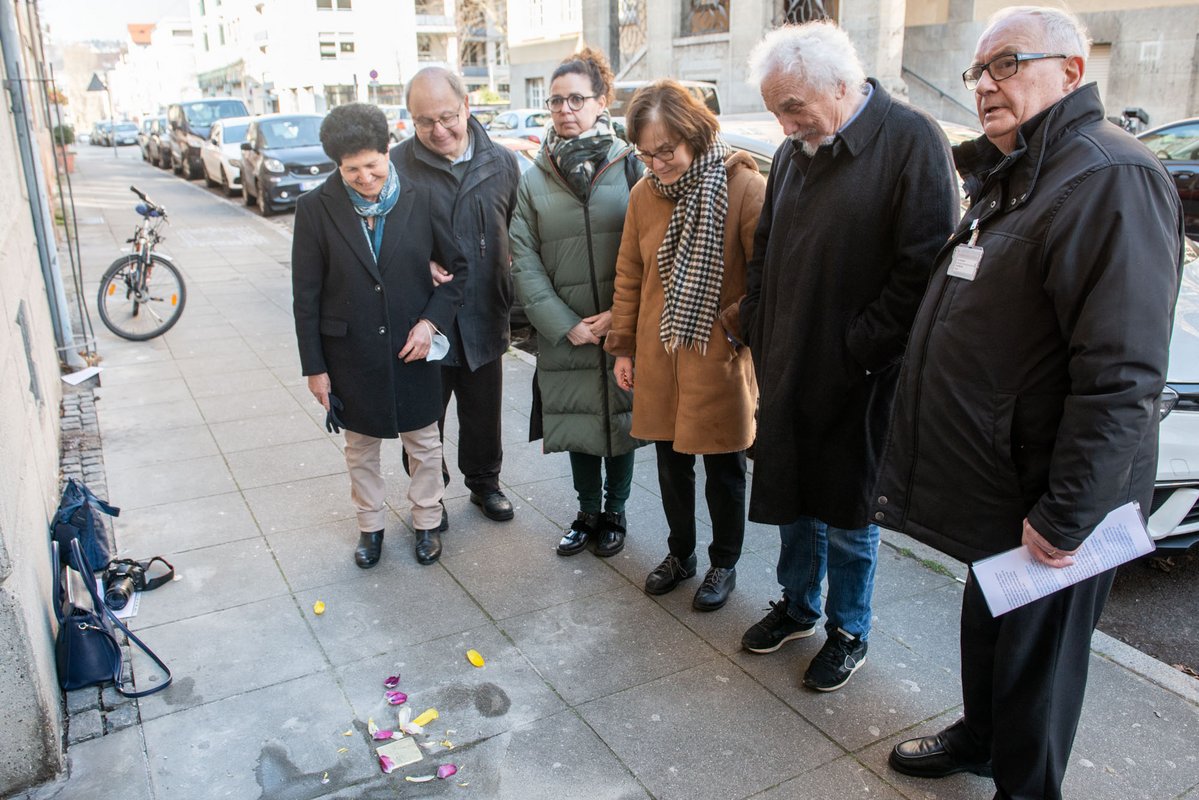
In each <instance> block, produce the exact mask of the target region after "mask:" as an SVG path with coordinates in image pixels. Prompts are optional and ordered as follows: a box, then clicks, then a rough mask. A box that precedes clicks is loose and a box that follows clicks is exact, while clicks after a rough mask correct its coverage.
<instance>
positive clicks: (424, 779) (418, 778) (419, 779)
mask: <svg viewBox="0 0 1199 800" xmlns="http://www.w3.org/2000/svg"><path fill="white" fill-rule="evenodd" d="M404 780H406V781H408V782H409V783H428V782H429V781H431V780H433V776H432V775H405V776H404Z"/></svg>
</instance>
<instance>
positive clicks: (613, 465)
mask: <svg viewBox="0 0 1199 800" xmlns="http://www.w3.org/2000/svg"><path fill="white" fill-rule="evenodd" d="M611 98H612V70H611V68H609V66H608V61H607V59H606V58H605V57H604V55H603V54H602V53H600V52H598V51H595V50H591V49H585V50H583V51H581V52H579V53H577V54H575V55H573V56H571V57H570V58H568V59H566V60H565V61H563V62H562V63H561V64H559V65H558V67H557V69H555V70H554V74H553V77H552V78H551V81H550V98H549V101H548V105H549V107H550V112H551V113H552V122H553V125H552V128H551V129H550V130H549V132H548V133H547V135H546V138H545V144H544V145H543V146H542V148H541V152H540V153H538V155H537V162H536V165H535V166H534V168H532V169H530V170H529V171H528V172H526V173H525V174H524V177H523V178H521V182H520V190H519V193H518V196H517V202H516V211H515V213H514V214H513V216H512V225H511V229H510V231H509V232H510V235H511V237H512V275H513V277H514V279H515V284H516V294H517V297H519V298H520V301H521V303H522V304H523V305H524V309H525V313H526V314H527V315H528V317H529V321H530V322H531V323H532V324H533V327H534V328H536V329H537V353H538V355H537V373H536V376H535V377H534V390H535V391H536V390H537V389H540V398H541V402H540V409H538V404H537V403H536V402H534V411H533V413H534V415H535V418H534V419H533V420H532V426H531V427H532V429H533V431H534V435H533V437H532V438H537V433H538V431H540V432H541V433H542V435H544V437H545V444H544V449H545V452H547V453H556V452H563V451H565V452H568V453H570V469H571V475H572V476H573V478H574V486H575V491H576V492H577V493H578V496H579V513H578V515H577V516H576V518H575V520H574V522H573V523H571V526H570V529H569V530H568V531H566V534H565V535H564V536H563V537H562V541H560V542H559V543H558V554H559V555H563V556H572V555H575V554H576V553H581V552H582V551H583V550H585V549H586V548H587V545H588V543H589V542H593V543H594V546H595V554H596V555H597V556H603V557H607V556H614V555H616V554H617V553H619V552H620V551H621V550H622V549H623V548H624V537H625V528H626V522H625V513H624V511H625V502H626V501H627V500H628V497H629V490H630V489H631V488H632V484H633V452H634V450H635V448H636V447H638V446H639V445H641V444H643V442H639V441H637V440H635V439H633V438H631V437H630V436H629V426H630V423H631V421H632V407H633V404H632V397H631V396H630V395H629V394H628V393H627V392H625V391H624V390H622V389H621V388H619V387H618V386H617V385H616V381H615V379H614V377H613V375H612V363H613V358H612V356H610V355H608V354H607V353H605V352H604V349H603V340H604V337H605V336H606V335H607V333H608V328H609V327H610V326H611V320H612V313H611V311H610V310H609V309H611V307H612V293H613V284H614V281H615V279H616V253H617V251H618V250H619V249H620V235H621V231H622V230H623V228H624V217H625V209H626V208H627V206H628V204H629V180H630V176H634V177H635V176H636V175H638V174H640V167H639V165H638V166H636V167H634V166H633V165H635V164H636V161H635V160H634V159H633V148H631V147H630V146H629V145H628V144H627V143H626V142H624V141H622V140H621V139H620V138H618V137H617V136H616V135H614V134H613V132H612V122H611V118H610V117H609V116H608V110H607V107H608V103H609V102H610V100H611ZM627 162H631V163H627ZM538 415H539V416H540V418H539V419H538V418H537V416H538ZM601 468H602V469H601ZM604 472H606V480H605V477H604Z"/></svg>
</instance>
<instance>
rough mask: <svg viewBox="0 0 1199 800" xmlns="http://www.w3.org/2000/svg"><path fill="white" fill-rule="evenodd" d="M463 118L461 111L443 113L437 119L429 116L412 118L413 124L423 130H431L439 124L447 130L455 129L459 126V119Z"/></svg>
mask: <svg viewBox="0 0 1199 800" xmlns="http://www.w3.org/2000/svg"><path fill="white" fill-rule="evenodd" d="M461 118H462V114H461V113H458V114H442V115H441V116H440V117H438V118H437V119H429V118H428V117H417V118H416V119H414V120H412V124H413V125H415V126H416V127H417V128H418V129H419V130H422V131H431V130H433V128H435V127H436V126H437V125H441V127H443V128H445V129H446V130H447V131H449V130H453V129H454V128H457V127H458V120H460V119H461Z"/></svg>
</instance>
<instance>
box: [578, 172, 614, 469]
mask: <svg viewBox="0 0 1199 800" xmlns="http://www.w3.org/2000/svg"><path fill="white" fill-rule="evenodd" d="M594 185H595V184H594V183H593V184H592V186H594ZM583 227H584V228H585V229H586V232H587V264H588V266H589V267H590V270H589V271H590V275H591V298H592V301H593V302H594V303H595V313H596V314H598V313H600V296H599V282H598V281H597V280H596V278H595V249H594V245H593V244H592V241H591V196H590V195H588V196H587V202H586V203H584V204H583ZM596 349H597V350H599V376H600V397H602V398H603V399H604V442H605V444H606V445H607V451H608V452H607V455H608V457H609V458H611V457H612V414H611V408H610V406H609V404H608V363H607V359H606V358H605V354H604V347H603V345H602V344H601V345H599V346H598V347H597V348H596Z"/></svg>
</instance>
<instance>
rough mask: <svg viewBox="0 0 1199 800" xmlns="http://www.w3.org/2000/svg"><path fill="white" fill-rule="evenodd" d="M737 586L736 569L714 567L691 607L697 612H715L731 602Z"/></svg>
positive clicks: (705, 578) (697, 592)
mask: <svg viewBox="0 0 1199 800" xmlns="http://www.w3.org/2000/svg"><path fill="white" fill-rule="evenodd" d="M736 585H737V569H736V568H735V567H729V568H728V569H725V568H724V567H712V568H711V569H709V570H708V574H707V575H705V576H704V582H703V583H701V584H700V585H699V588H698V589H696V590H695V599H694V600H692V601H691V607H692V608H694V609H695V610H696V611H715V610H716V609H718V608H720V607H721V606H723V605H724V604H725V603H727V602H728V601H729V595H730V594H731V593H732V591H733V588H734V587H736Z"/></svg>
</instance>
